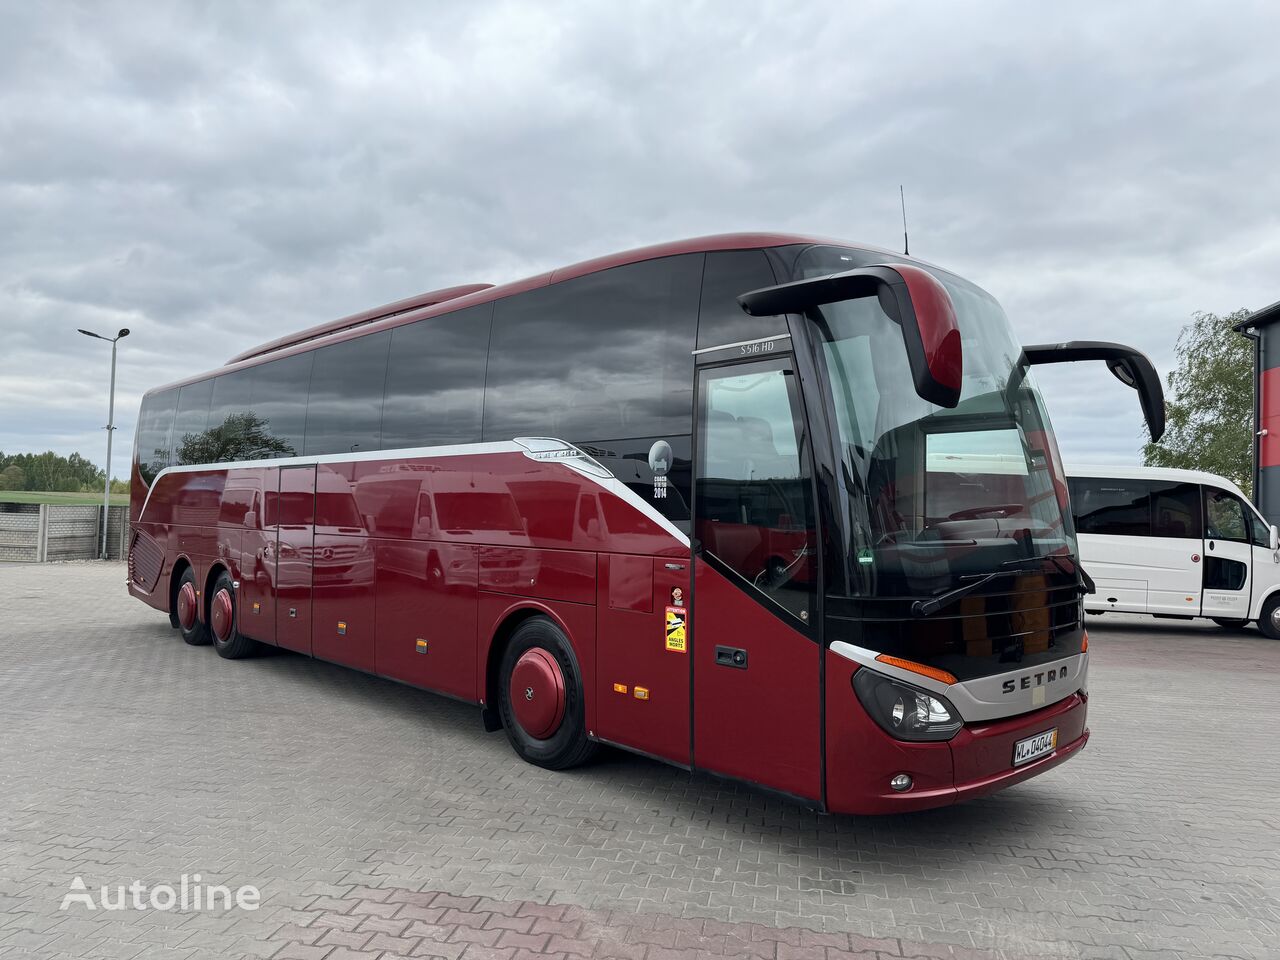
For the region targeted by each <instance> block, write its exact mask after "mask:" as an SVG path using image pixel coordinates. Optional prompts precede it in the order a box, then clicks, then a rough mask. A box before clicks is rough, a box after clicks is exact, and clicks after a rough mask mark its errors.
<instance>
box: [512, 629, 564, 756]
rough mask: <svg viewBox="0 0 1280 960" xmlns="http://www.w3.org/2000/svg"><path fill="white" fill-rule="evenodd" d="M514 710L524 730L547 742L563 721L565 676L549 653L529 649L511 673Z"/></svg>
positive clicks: (536, 738)
mask: <svg viewBox="0 0 1280 960" xmlns="http://www.w3.org/2000/svg"><path fill="white" fill-rule="evenodd" d="M510 693H511V707H512V713H514V714H515V718H516V722H517V723H519V724H520V727H521V729H523V730H524V732H525V733H527V734H528V735H529V736H531V737H533V738H534V739H535V740H546V739H547V738H548V737H550V736H552V735H553V734H554V733H555V732H556V731H557V730H559V729H560V724H561V723H562V722H563V721H564V707H565V695H564V674H563V673H562V672H561V670H560V664H559V663H557V662H556V658H555V657H553V656H552V655H551V654H550V653H548V652H547V651H546V650H542V649H538V648H535V649H533V650H526V651H525V652H524V654H523V655H522V656H521V657H520V659H519V660H517V661H516V665H515V669H513V670H512V671H511V690H510Z"/></svg>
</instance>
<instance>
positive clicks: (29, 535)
mask: <svg viewBox="0 0 1280 960" xmlns="http://www.w3.org/2000/svg"><path fill="white" fill-rule="evenodd" d="M128 539H129V508H128V507H123V506H121V507H111V508H110V510H109V515H108V517H107V556H108V557H109V558H110V559H112V560H121V559H123V558H124V556H125V554H126V552H127V550H128V546H129V543H128ZM101 551H102V507H94V506H85V507H72V506H66V505H64V504H59V503H39V504H36V503H0V560H20V561H26V562H28V563H44V562H45V561H47V560H93V559H96V558H97V557H98V556H99V555H100V553H101Z"/></svg>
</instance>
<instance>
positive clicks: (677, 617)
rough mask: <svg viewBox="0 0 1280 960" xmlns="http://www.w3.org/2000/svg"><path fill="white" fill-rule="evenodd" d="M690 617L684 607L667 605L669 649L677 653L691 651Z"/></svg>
mask: <svg viewBox="0 0 1280 960" xmlns="http://www.w3.org/2000/svg"><path fill="white" fill-rule="evenodd" d="M673 593H674V591H673ZM688 619H689V618H688V614H687V612H686V610H685V608H684V607H667V617H666V621H667V622H666V633H667V649H668V650H671V651H673V652H675V653H688V652H689V633H688V626H687V624H688Z"/></svg>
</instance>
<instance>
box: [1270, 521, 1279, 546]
mask: <svg viewBox="0 0 1280 960" xmlns="http://www.w3.org/2000/svg"><path fill="white" fill-rule="evenodd" d="M1267 546H1269V547H1270V548H1271V552H1272V553H1275V552H1276V551H1277V550H1280V530H1277V529H1276V525H1275V524H1274V523H1273V524H1272V525H1271V536H1270V537H1269V538H1268V541H1267Z"/></svg>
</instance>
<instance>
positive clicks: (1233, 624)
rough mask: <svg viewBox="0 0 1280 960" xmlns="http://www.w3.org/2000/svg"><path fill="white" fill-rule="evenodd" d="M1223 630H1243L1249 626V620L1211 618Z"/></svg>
mask: <svg viewBox="0 0 1280 960" xmlns="http://www.w3.org/2000/svg"><path fill="white" fill-rule="evenodd" d="M1209 619H1210V620H1212V621H1213V622H1214V623H1216V624H1217V625H1218V626H1220V627H1221V628H1222V629H1223V630H1243V629H1244V628H1245V627H1247V626H1248V625H1249V621H1248V620H1232V619H1230V618H1228V617H1210V618H1209Z"/></svg>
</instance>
